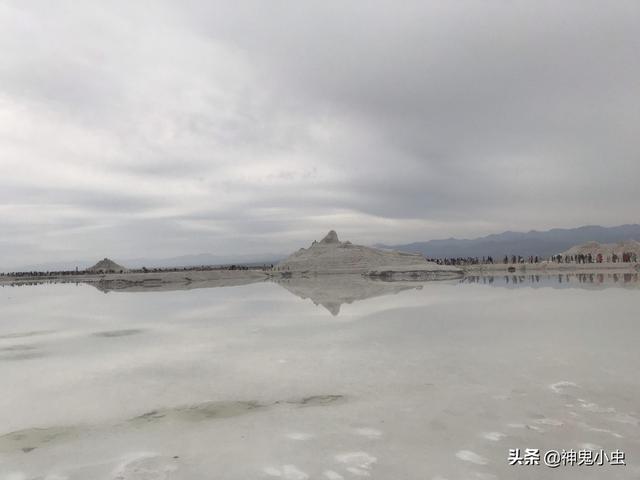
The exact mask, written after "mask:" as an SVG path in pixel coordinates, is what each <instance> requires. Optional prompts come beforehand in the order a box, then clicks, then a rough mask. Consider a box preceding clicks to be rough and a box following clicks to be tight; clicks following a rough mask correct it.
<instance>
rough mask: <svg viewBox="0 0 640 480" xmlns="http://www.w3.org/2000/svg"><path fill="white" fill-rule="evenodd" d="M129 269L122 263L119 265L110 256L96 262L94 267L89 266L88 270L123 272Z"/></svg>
mask: <svg viewBox="0 0 640 480" xmlns="http://www.w3.org/2000/svg"><path fill="white" fill-rule="evenodd" d="M126 271H127V269H126V268H124V267H123V266H122V265H118V264H117V263H116V262H114V261H113V260H111V259H109V258H104V259H102V260H100V261H99V262H98V263H96V264H95V265H94V266H93V267H90V268H87V272H95V273H123V272H126Z"/></svg>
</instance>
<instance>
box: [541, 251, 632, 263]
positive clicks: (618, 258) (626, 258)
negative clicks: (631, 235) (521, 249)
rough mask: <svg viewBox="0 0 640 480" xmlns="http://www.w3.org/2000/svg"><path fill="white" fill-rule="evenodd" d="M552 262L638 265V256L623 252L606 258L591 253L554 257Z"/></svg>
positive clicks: (599, 254) (600, 254)
mask: <svg viewBox="0 0 640 480" xmlns="http://www.w3.org/2000/svg"><path fill="white" fill-rule="evenodd" d="M551 261H553V262H556V263H620V262H622V263H636V262H637V261H638V254H636V253H635V252H623V253H622V255H617V254H616V253H613V254H611V255H607V256H606V257H605V256H604V255H602V253H598V254H596V255H594V254H591V253H587V254H584V253H579V254H577V255H554V256H552V257H551Z"/></svg>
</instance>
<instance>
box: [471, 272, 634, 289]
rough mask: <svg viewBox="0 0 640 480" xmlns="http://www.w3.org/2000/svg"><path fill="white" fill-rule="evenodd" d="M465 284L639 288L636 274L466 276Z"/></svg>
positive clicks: (581, 273)
mask: <svg viewBox="0 0 640 480" xmlns="http://www.w3.org/2000/svg"><path fill="white" fill-rule="evenodd" d="M461 282H462V283H466V284H482V285H491V286H495V287H511V288H513V287H553V288H566V287H577V288H588V289H598V288H608V287H627V288H638V287H639V286H640V274H638V273H615V272H614V273H601V272H600V273H583V272H580V273H558V274H527V275H514V274H507V275H477V276H466V277H465V278H463V279H462V280H461Z"/></svg>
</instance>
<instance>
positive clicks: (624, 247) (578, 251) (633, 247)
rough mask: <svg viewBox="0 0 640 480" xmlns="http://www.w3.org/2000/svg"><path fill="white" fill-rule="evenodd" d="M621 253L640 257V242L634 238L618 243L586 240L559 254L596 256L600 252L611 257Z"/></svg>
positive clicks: (620, 255) (619, 255)
mask: <svg viewBox="0 0 640 480" xmlns="http://www.w3.org/2000/svg"><path fill="white" fill-rule="evenodd" d="M623 253H635V254H636V255H638V256H639V257H640V242H638V241H636V240H625V241H624V242H618V243H598V242H587V243H584V244H582V245H575V246H573V247H571V248H570V249H569V250H566V251H565V252H562V253H561V255H563V256H565V255H589V254H591V255H592V256H594V257H595V256H597V255H598V254H601V255H602V256H603V257H604V258H607V257H611V256H613V254H615V255H617V256H618V257H622V254H623Z"/></svg>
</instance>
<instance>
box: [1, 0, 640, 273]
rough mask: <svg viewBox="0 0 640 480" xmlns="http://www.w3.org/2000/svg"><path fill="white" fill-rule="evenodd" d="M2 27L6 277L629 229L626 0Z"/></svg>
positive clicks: (12, 10)
mask: <svg viewBox="0 0 640 480" xmlns="http://www.w3.org/2000/svg"><path fill="white" fill-rule="evenodd" d="M0 19H1V20H2V24H3V25H5V26H6V28H3V30H2V31H1V32H0V48H2V51H3V55H2V57H0V152H1V154H0V167H1V168H2V172H3V176H2V178H1V179H0V188H1V189H2V190H1V191H0V211H1V212H2V216H1V217H0V218H1V220H0V222H1V223H2V227H3V228H2V233H1V234H0V242H3V244H4V245H5V247H4V248H3V249H2V250H3V252H2V254H0V267H7V268H8V267H10V266H12V265H20V264H33V263H35V262H37V261H46V260H58V259H64V258H69V259H72V258H73V259H76V258H82V257H102V256H104V255H106V254H109V255H112V256H116V257H118V256H120V257H122V258H131V257H136V256H140V255H141V254H143V253H144V254H145V255H146V254H148V253H152V254H153V255H155V256H172V255H180V254H185V253H192V252H204V251H213V252H215V253H223V254H230V253H239V254H241V253H262V252H264V253H267V252H278V251H282V252H286V251H287V250H289V249H291V248H294V247H296V246H298V244H299V243H301V242H302V243H308V242H309V240H310V239H311V238H314V237H318V236H319V235H321V234H322V232H323V231H324V230H327V229H329V228H337V229H338V230H339V231H342V232H344V236H347V237H350V238H351V239H352V240H354V241H358V242H376V241H383V242H389V243H393V242H401V241H411V240H420V239H428V238H434V237H448V236H450V235H463V236H469V235H471V236H473V235H480V234H485V233H490V232H495V231H501V230H506V229H511V230H518V229H525V230H528V229H530V228H538V229H543V228H548V227H553V226H574V225H578V224H585V223H600V224H606V225H611V224H616V223H627V222H635V221H637V218H636V216H635V205H636V204H637V203H638V200H640V198H639V195H640V193H639V192H640V190H638V188H637V179H638V178H639V177H640V162H638V161H637V157H638V153H639V147H640V141H639V140H638V139H639V138H640V135H638V133H639V132H638V125H640V95H639V94H640V91H639V85H640V58H639V57H638V55H637V52H638V51H640V37H639V36H638V35H637V31H638V30H639V27H640V5H639V4H638V3H637V2H633V1H628V2H627V1H620V2H615V3H613V4H611V3H609V4H605V3H603V2H589V1H577V0H576V1H565V2H551V1H542V2H533V1H530V2H511V3H504V2H481V1H463V2H413V1H408V2H401V4H400V5H398V2H395V3H394V2H388V1H372V2H359V1H351V2H349V1H347V2H335V3H332V2H319V1H318V2H316V1H309V2H297V3H296V2H294V3H292V2H285V1H275V2H268V3H265V2H259V1H240V2H219V1H218V2H210V1H204V0H202V1H196V0H191V1H186V2H180V3H179V4H178V3H175V2H158V1H153V2H151V1H141V2H135V4H133V5H132V4H131V2H118V1H116V2H109V3H108V4H105V3H99V2H81V3H78V2H70V1H62V2H55V3H51V2H44V1H42V2H29V3H28V4H25V3H24V2H17V1H15V2H11V1H9V2H4V3H3V5H2V6H0ZM7 245H9V246H7Z"/></svg>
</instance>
